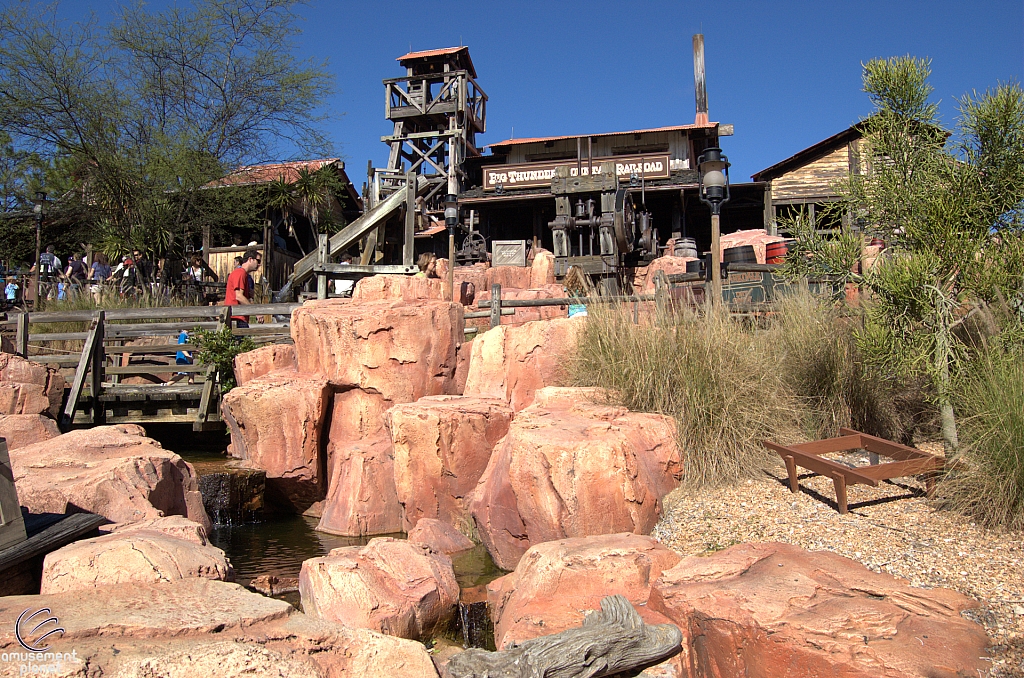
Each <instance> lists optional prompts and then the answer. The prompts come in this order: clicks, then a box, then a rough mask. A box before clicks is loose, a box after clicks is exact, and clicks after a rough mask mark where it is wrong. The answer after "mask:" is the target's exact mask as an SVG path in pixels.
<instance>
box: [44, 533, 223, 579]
mask: <svg viewBox="0 0 1024 678" xmlns="http://www.w3.org/2000/svg"><path fill="white" fill-rule="evenodd" d="M189 577H204V578H206V579H218V580H220V581H231V580H233V579H234V572H233V571H232V569H231V564H230V563H229V562H228V560H227V558H225V557H224V552H223V551H221V550H220V549H219V548H216V547H214V546H209V545H199V544H196V543H195V542H193V541H189V540H187V539H179V538H177V537H172V536H170V535H168V534H166V533H165V532H161V531H157V530H128V531H123V532H118V533H114V534H108V535H104V536H102V537H95V538H93V539H83V540H81V541H76V542H74V543H72V544H68V545H67V546H65V547H63V548H60V549H57V550H56V551H53V552H51V553H48V554H47V555H46V558H45V559H44V560H43V579H42V587H41V589H40V593H42V594H48V593H64V592H66V591H83V590H89V589H92V588H95V587H97V586H109V585H113V584H126V583H128V582H153V583H156V582H167V581H172V580H174V579H187V578H189Z"/></svg>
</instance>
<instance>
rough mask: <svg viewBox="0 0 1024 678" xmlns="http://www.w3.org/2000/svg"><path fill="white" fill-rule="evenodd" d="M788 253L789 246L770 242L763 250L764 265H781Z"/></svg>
mask: <svg viewBox="0 0 1024 678" xmlns="http://www.w3.org/2000/svg"><path fill="white" fill-rule="evenodd" d="M788 253H789V245H788V244H786V243H785V242H770V243H768V244H767V245H766V246H765V248H764V263H766V264H781V263H782V262H783V260H785V258H786V254H788Z"/></svg>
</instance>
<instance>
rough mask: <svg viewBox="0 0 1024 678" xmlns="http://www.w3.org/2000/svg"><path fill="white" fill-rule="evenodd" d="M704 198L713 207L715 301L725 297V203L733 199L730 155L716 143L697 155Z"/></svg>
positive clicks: (712, 296) (701, 191)
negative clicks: (723, 264)
mask: <svg viewBox="0 0 1024 678" xmlns="http://www.w3.org/2000/svg"><path fill="white" fill-rule="evenodd" d="M697 172H698V180H699V182H700V189H699V190H700V201H701V202H702V203H704V204H705V205H707V206H708V207H710V208H711V301H712V303H715V304H718V303H720V302H721V301H722V249H721V248H722V227H721V221H720V219H721V216H720V215H721V213H722V205H724V204H725V203H727V202H729V158H727V157H726V156H724V155H722V149H720V148H717V147H714V146H712V147H711V148H708V149H705V151H704V152H703V153H702V154H701V156H700V157H699V158H698V159H697Z"/></svg>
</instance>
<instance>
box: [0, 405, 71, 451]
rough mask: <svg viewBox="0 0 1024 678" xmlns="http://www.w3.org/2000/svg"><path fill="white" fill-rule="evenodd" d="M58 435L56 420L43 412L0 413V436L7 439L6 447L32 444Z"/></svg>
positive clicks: (15, 447)
mask: <svg viewBox="0 0 1024 678" xmlns="http://www.w3.org/2000/svg"><path fill="white" fill-rule="evenodd" d="M59 435H60V429H59V428H57V422H55V421H54V420H53V419H50V418H49V417H48V416H46V415H43V414H4V415H0V438H5V439H6V440H7V449H8V450H16V449H18V448H19V447H25V446H26V445H32V444H33V443H39V442H42V441H44V440H49V439H51V438H56V437H57V436H59Z"/></svg>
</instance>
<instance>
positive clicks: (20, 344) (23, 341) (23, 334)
mask: <svg viewBox="0 0 1024 678" xmlns="http://www.w3.org/2000/svg"><path fill="white" fill-rule="evenodd" d="M28 341H29V334H28V313H22V314H21V315H19V316H18V331H17V336H16V338H15V350H16V351H17V353H18V355H20V356H21V357H22V358H26V357H28Z"/></svg>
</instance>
